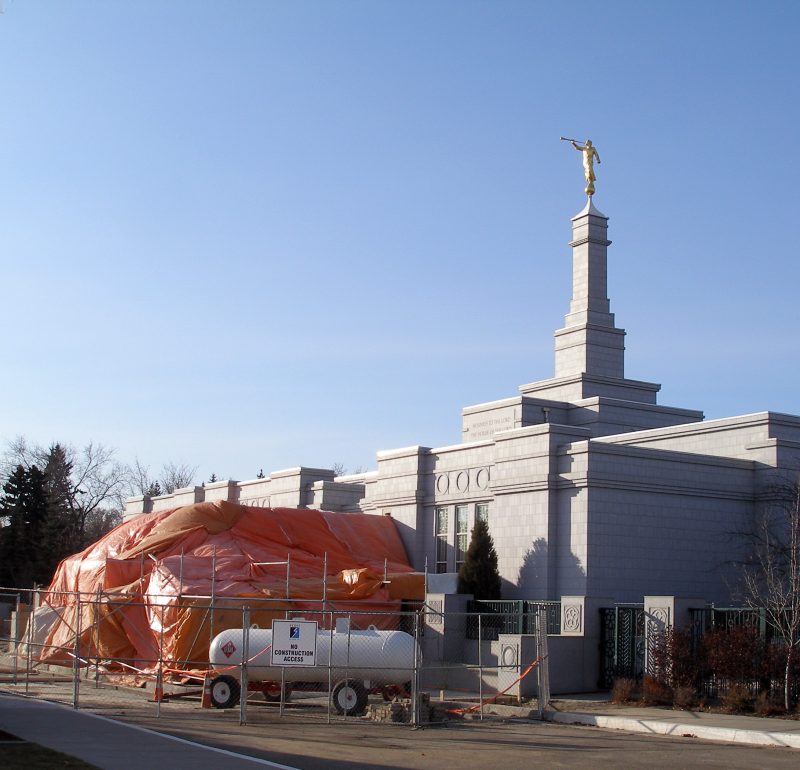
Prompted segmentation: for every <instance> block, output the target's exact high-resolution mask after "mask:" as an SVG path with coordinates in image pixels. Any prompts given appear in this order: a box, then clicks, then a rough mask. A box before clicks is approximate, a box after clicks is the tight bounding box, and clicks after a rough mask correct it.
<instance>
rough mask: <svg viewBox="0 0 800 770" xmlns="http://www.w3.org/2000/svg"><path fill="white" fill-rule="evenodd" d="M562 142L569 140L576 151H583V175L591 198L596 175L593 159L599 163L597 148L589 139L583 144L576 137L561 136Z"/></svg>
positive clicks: (587, 192)
mask: <svg viewBox="0 0 800 770" xmlns="http://www.w3.org/2000/svg"><path fill="white" fill-rule="evenodd" d="M561 141H562V142H571V143H572V146H573V147H574V148H575V149H576V150H577V151H578V152H582V153H583V175H584V177H586V194H587V195H588V196H589V197H590V198H591V197H592V195H594V183H595V180H596V179H597V177H596V176H595V175H594V160H595V158H597V162H598V163H600V154H599V153H598V152H597V148H596V147H595V146H594V145H593V144H592V140H591V139H587V140H586V141H585V142H584V144H581V143H580V142H578V141H577V140H576V139H567V137H565V136H562V137H561Z"/></svg>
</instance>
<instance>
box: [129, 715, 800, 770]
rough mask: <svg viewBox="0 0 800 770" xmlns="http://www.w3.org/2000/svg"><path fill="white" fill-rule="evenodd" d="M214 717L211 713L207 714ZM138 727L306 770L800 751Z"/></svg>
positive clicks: (197, 725)
mask: <svg viewBox="0 0 800 770" xmlns="http://www.w3.org/2000/svg"><path fill="white" fill-rule="evenodd" d="M206 714H207V716H206ZM136 722H137V724H139V725H146V726H149V727H153V729H158V730H160V731H164V732H169V733H171V734H174V735H178V736H180V737H182V738H185V739H189V740H192V741H197V742H200V743H208V744H210V745H213V746H215V747H218V748H223V749H229V750H236V751H239V752H243V753H247V754H250V755H252V756H256V757H260V758H262V759H267V760H270V761H273V762H277V763H280V764H285V765H289V766H291V767H296V768H301V770H356V768H360V769H363V770H400V769H401V768H402V770H417V769H419V770H430V768H437V770H465V768H472V767H488V768H503V770H514V769H515V768H525V769H526V770H529V769H530V768H532V767H546V768H580V767H586V768H590V767H592V768H594V767H603V768H626V769H627V768H665V770H666V769H667V768H669V770H676V768H696V767H703V768H720V769H721V770H722V769H723V768H725V769H728V768H730V769H731V770H737V769H738V768H741V770H752V768H763V769H764V770H769V769H770V768H793V769H796V768H797V767H798V761H799V760H798V753H797V751H796V750H793V749H783V748H771V747H764V748H762V747H748V746H733V745H729V744H716V743H709V742H705V741H698V740H696V739H691V738H674V737H670V738H665V737H659V736H647V735H641V734H634V733H624V732H617V731H614V732H611V731H603V730H598V729H596V728H588V727H576V726H571V725H553V724H543V723H539V722H529V721H527V720H525V721H519V722H517V721H505V722H495V721H492V722H487V721H484V722H483V723H482V724H478V723H475V722H460V723H451V724H450V725H449V726H447V727H435V728H434V727H432V728H426V729H418V730H412V729H410V728H408V727H402V726H394V725H387V726H382V725H363V724H341V723H338V724H333V725H326V724H319V723H314V722H300V721H293V720H292V719H286V718H284V719H283V720H278V719H275V720H270V721H269V722H268V723H264V724H259V725H246V726H243V727H242V726H239V725H238V724H235V723H234V722H233V721H232V720H230V719H224V720H223V719H220V718H219V714H218V713H214V712H210V713H209V712H205V713H203V714H201V716H200V717H199V718H198V719H197V720H192V721H191V722H187V720H186V719H185V718H182V717H175V716H170V715H166V716H163V715H162V718H161V719H159V720H155V719H142V718H141V717H138V718H137V719H136Z"/></svg>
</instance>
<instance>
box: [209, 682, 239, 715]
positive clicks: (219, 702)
mask: <svg viewBox="0 0 800 770" xmlns="http://www.w3.org/2000/svg"><path fill="white" fill-rule="evenodd" d="M240 692H241V687H239V682H237V681H236V680H235V679H234V678H233V677H232V676H217V677H214V679H212V680H211V705H212V706H213V707H214V708H215V709H229V708H232V707H233V706H235V705H236V704H237V703H238V702H239V693H240Z"/></svg>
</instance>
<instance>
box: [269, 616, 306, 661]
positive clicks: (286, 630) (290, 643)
mask: <svg viewBox="0 0 800 770" xmlns="http://www.w3.org/2000/svg"><path fill="white" fill-rule="evenodd" d="M316 664H317V623H316V621H313V620H273V621H272V665H273V666H315V665H316Z"/></svg>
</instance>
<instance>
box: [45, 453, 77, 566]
mask: <svg viewBox="0 0 800 770" xmlns="http://www.w3.org/2000/svg"><path fill="white" fill-rule="evenodd" d="M45 474H46V480H45V490H46V492H47V516H46V519H45V523H44V527H43V531H42V549H43V557H44V559H45V561H46V563H47V565H48V566H49V567H50V571H51V574H52V572H53V571H55V568H56V567H57V566H58V563H59V562H60V561H61V559H63V558H64V557H65V556H69V555H70V554H73V553H75V552H76V551H79V550H81V549H82V548H83V524H84V522H83V517H82V516H81V512H80V511H78V510H76V508H75V502H76V500H75V498H76V490H74V489H73V485H72V481H71V474H72V462H71V461H70V460H69V458H68V457H67V453H66V450H65V449H64V447H62V446H61V445H60V444H53V446H51V447H50V450H49V451H48V453H47V465H45Z"/></svg>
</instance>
